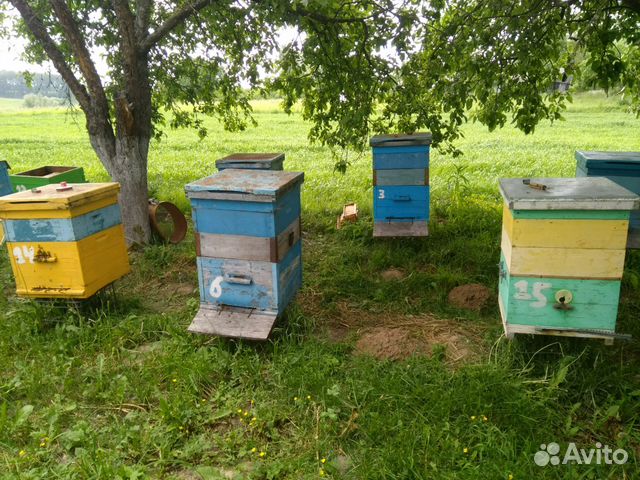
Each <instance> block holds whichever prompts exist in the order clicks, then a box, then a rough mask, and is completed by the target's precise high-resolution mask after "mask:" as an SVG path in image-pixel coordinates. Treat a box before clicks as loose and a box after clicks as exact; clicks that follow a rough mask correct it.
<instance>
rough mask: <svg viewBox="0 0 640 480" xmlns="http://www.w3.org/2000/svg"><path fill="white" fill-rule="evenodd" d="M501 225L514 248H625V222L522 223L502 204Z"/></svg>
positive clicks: (560, 220)
mask: <svg viewBox="0 0 640 480" xmlns="http://www.w3.org/2000/svg"><path fill="white" fill-rule="evenodd" d="M502 221H503V226H504V229H505V231H506V233H507V235H508V236H509V239H510V240H511V245H512V246H514V247H540V248H587V249H589V248H595V249H603V250H620V249H624V248H625V246H626V244H627V230H628V228H629V222H628V221H627V220H563V219H558V220H546V219H538V220H525V219H517V220H515V219H514V218H513V215H511V210H509V208H507V206H506V205H505V207H504V211H503V217H502Z"/></svg>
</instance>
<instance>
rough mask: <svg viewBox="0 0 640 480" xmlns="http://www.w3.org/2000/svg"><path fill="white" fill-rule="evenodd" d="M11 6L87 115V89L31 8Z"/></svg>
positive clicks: (17, 0)
mask: <svg viewBox="0 0 640 480" xmlns="http://www.w3.org/2000/svg"><path fill="white" fill-rule="evenodd" d="M10 2H11V4H12V5H13V6H14V7H15V8H16V9H17V10H18V12H20V16H21V17H22V19H23V20H24V23H25V24H26V25H27V28H28V29H29V31H30V32H31V33H32V34H33V36H34V37H35V38H36V40H38V42H40V44H41V45H42V48H43V49H44V51H45V52H46V54H47V56H48V57H49V58H50V59H51V61H52V62H53V65H54V67H56V70H58V73H60V76H62V78H63V79H64V81H65V82H66V84H67V85H68V86H69V89H70V90H71V91H72V92H73V95H74V96H75V97H76V98H77V99H78V103H80V107H82V110H83V111H84V112H85V113H87V112H89V110H90V108H91V100H90V98H89V94H88V92H87V89H86V88H85V86H84V85H83V84H81V83H80V81H79V80H78V79H77V78H76V76H75V74H74V73H73V71H72V70H71V68H70V67H69V65H68V64H67V61H66V60H65V58H64V55H63V53H62V52H61V51H60V49H59V48H58V46H57V45H56V43H55V42H54V41H53V39H52V38H51V36H50V35H49V33H48V32H47V29H46V28H45V26H44V24H43V23H42V21H41V20H40V19H39V18H38V17H37V15H36V14H35V12H34V11H33V9H32V8H31V6H30V5H29V4H28V3H27V2H26V1H25V0H10Z"/></svg>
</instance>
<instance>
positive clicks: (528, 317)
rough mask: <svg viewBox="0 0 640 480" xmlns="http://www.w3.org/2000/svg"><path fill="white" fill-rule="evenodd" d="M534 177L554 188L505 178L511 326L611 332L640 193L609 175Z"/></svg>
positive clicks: (504, 288) (504, 262) (503, 265)
mask: <svg viewBox="0 0 640 480" xmlns="http://www.w3.org/2000/svg"><path fill="white" fill-rule="evenodd" d="M531 182H535V183H538V184H542V185H545V186H547V187H548V190H546V191H539V190H538V191H535V190H534V189H531V188H529V187H527V186H526V185H524V184H523V183H522V179H503V180H501V181H500V187H501V193H502V195H503V197H504V199H505V205H504V210H503V227H502V241H501V259H500V285H499V302H500V311H501V314H502V318H503V324H504V326H505V332H506V333H507V335H512V334H514V333H551V334H565V335H575V336H594V337H601V338H610V337H611V334H614V333H615V325H616V317H617V313H618V303H619V295H620V282H621V278H622V272H623V269H624V260H625V253H626V250H625V248H626V243H627V233H628V227H629V213H630V211H631V210H632V209H634V208H637V207H638V201H639V199H638V197H637V196H636V195H634V194H632V193H631V192H629V191H627V190H625V189H623V188H621V187H619V186H617V185H616V184H615V183H613V182H611V181H610V180H607V179H605V178H599V179H535V180H534V179H532V180H531Z"/></svg>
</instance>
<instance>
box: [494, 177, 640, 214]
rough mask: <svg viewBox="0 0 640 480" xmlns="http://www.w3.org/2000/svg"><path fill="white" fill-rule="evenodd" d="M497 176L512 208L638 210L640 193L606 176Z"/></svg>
mask: <svg viewBox="0 0 640 480" xmlns="http://www.w3.org/2000/svg"><path fill="white" fill-rule="evenodd" d="M529 180H530V181H531V182H532V183H537V184H542V185H546V186H547V190H538V189H535V188H531V187H529V186H528V185H525V184H524V183H523V179H522V178H502V179H500V193H501V194H502V197H503V198H504V199H505V201H506V202H507V204H508V205H509V208H510V209H512V210H637V209H638V208H640V197H639V196H638V195H636V194H635V193H633V192H630V191H629V190H627V189H626V188H624V187H621V186H620V185H618V184H617V183H615V182H613V181H611V180H609V179H608V178H605V177H578V178H531V179H529Z"/></svg>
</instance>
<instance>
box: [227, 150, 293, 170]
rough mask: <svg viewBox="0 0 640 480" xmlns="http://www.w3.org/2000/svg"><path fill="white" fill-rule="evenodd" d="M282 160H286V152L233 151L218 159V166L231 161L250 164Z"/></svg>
mask: <svg viewBox="0 0 640 480" xmlns="http://www.w3.org/2000/svg"><path fill="white" fill-rule="evenodd" d="M281 161H284V153H232V154H231V155H227V156H226V157H224V158H220V159H219V160H216V167H217V166H219V165H226V164H229V163H233V164H247V165H248V166H250V165H252V164H255V163H277V162H281Z"/></svg>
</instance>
